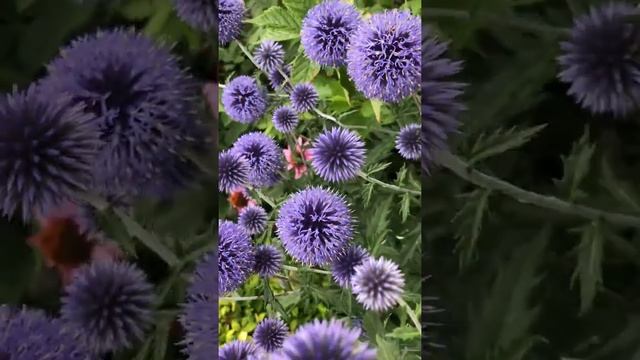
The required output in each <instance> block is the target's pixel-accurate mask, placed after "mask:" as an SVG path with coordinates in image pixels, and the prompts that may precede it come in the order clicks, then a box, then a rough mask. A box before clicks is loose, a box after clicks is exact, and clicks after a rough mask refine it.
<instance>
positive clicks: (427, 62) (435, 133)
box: [421, 27, 465, 171]
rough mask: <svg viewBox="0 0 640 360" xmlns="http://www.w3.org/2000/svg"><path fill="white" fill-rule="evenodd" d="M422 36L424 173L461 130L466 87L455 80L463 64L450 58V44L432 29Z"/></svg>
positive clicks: (424, 32) (426, 28) (426, 29)
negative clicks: (452, 137)
mask: <svg viewBox="0 0 640 360" xmlns="http://www.w3.org/2000/svg"><path fill="white" fill-rule="evenodd" d="M422 36H423V37H422V64H423V66H422V126H421V127H422V169H423V170H425V171H429V169H430V168H431V167H432V166H433V157H434V154H435V153H436V152H437V151H440V150H444V149H446V148H447V139H448V137H449V135H451V134H452V133H454V132H456V131H457V130H458V127H459V123H458V116H459V115H460V113H461V112H462V111H463V110H464V109H465V107H464V105H463V104H462V103H461V102H460V96H461V95H462V93H463V89H464V87H465V85H464V84H463V83H460V82H456V81H454V80H453V79H452V77H453V76H455V75H456V74H458V73H459V72H460V70H461V69H462V62H460V61H452V60H451V59H449V58H447V57H446V52H447V48H448V46H447V44H446V43H443V42H440V41H438V39H436V38H435V37H434V36H433V34H432V32H431V30H430V29H429V28H428V27H425V28H424V29H423V35H422Z"/></svg>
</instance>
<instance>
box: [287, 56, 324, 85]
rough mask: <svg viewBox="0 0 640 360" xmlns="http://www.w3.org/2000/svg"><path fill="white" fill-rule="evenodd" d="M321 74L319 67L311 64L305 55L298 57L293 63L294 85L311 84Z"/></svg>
mask: <svg viewBox="0 0 640 360" xmlns="http://www.w3.org/2000/svg"><path fill="white" fill-rule="evenodd" d="M319 73H320V66H319V65H317V64H315V63H310V62H309V60H307V59H306V58H305V57H304V56H303V55H298V57H296V58H295V60H294V61H293V72H292V73H291V81H292V82H293V83H301V82H311V81H313V79H315V77H316V76H318V74H319Z"/></svg>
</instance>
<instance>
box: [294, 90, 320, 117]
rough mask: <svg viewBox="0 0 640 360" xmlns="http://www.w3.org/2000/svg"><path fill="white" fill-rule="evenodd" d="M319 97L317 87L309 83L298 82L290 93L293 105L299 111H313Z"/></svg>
mask: <svg viewBox="0 0 640 360" xmlns="http://www.w3.org/2000/svg"><path fill="white" fill-rule="evenodd" d="M318 99H319V96H318V92H317V91H316V88H315V87H313V85H311V84H309V83H302V84H296V85H295V86H294V87H293V89H292V90H291V94H290V95H289V100H291V107H293V110H295V111H297V112H299V113H303V112H305V111H311V110H312V109H313V108H314V107H316V105H317V104H318Z"/></svg>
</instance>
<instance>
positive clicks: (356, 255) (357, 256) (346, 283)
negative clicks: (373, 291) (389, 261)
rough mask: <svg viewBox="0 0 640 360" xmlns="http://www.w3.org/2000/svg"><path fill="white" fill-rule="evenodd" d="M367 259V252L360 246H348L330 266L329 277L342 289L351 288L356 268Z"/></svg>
mask: <svg viewBox="0 0 640 360" xmlns="http://www.w3.org/2000/svg"><path fill="white" fill-rule="evenodd" d="M367 258H369V253H368V252H367V250H365V249H364V248H362V246H360V245H350V246H349V247H347V248H346V249H344V250H343V251H342V252H341V253H340V255H338V257H337V258H336V259H335V260H334V261H333V263H332V264H331V276H332V277H333V279H334V280H335V281H336V282H337V283H338V284H339V285H340V286H342V287H343V288H349V287H350V286H351V278H352V277H353V274H355V268H356V266H358V265H360V264H362V262H363V261H364V260H366V259H367Z"/></svg>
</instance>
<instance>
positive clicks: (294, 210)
mask: <svg viewBox="0 0 640 360" xmlns="http://www.w3.org/2000/svg"><path fill="white" fill-rule="evenodd" d="M276 226H277V233H278V237H279V238H280V240H282V244H283V245H284V248H285V250H286V251H287V253H289V255H291V256H292V257H293V258H294V259H296V260H297V261H300V262H301V263H303V264H307V265H325V264H327V263H330V262H332V261H333V260H335V258H336V257H337V256H338V255H339V254H340V252H341V251H342V250H343V249H344V248H345V247H346V245H347V244H348V243H349V241H351V239H352V237H353V220H352V217H351V212H350V210H349V207H348V206H347V202H346V201H345V199H344V198H343V197H342V196H340V195H337V194H335V193H333V192H331V191H329V190H325V189H323V188H320V187H309V188H306V189H304V190H301V191H298V192H297V193H295V194H293V195H291V196H290V197H289V198H288V199H287V200H286V201H285V202H284V204H283V205H282V207H281V208H280V213H279V214H278V219H277V220H276Z"/></svg>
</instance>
